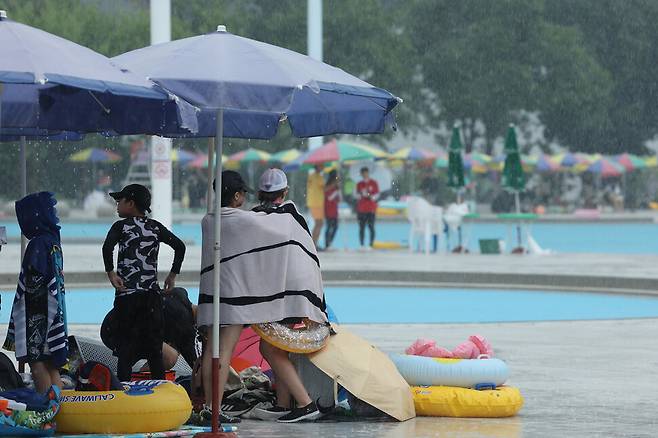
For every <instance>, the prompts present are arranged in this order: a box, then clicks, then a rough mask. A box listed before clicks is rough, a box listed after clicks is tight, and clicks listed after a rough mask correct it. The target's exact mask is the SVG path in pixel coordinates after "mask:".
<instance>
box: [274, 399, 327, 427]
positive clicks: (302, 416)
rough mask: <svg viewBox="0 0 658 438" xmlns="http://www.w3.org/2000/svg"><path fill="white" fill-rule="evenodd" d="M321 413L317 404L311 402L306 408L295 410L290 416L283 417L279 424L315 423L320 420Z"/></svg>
mask: <svg viewBox="0 0 658 438" xmlns="http://www.w3.org/2000/svg"><path fill="white" fill-rule="evenodd" d="M320 415H322V414H320V411H319V410H318V407H317V406H316V405H315V402H311V403H309V404H307V405H306V406H302V407H301V408H295V409H293V410H292V411H290V413H289V414H286V415H284V416H283V417H281V418H279V419H278V420H276V421H278V422H279V423H296V422H298V421H314V420H317V419H318V418H320Z"/></svg>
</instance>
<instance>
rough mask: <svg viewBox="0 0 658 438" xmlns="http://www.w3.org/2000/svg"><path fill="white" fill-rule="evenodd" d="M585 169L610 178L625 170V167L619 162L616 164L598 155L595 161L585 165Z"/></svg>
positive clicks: (619, 174)
mask: <svg viewBox="0 0 658 438" xmlns="http://www.w3.org/2000/svg"><path fill="white" fill-rule="evenodd" d="M586 171H587V172H592V173H595V174H597V175H600V176H601V178H611V177H615V176H621V175H622V174H623V173H624V172H625V171H626V169H624V166H622V165H621V164H618V163H616V162H614V161H612V160H610V159H608V158H605V157H599V158H598V159H597V160H596V161H594V162H593V163H592V164H590V165H589V166H588V167H587V169H586Z"/></svg>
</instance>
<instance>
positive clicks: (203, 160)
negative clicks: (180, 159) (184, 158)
mask: <svg viewBox="0 0 658 438" xmlns="http://www.w3.org/2000/svg"><path fill="white" fill-rule="evenodd" d="M226 161H228V158H227V157H226V155H222V163H226ZM186 167H191V168H193V169H206V168H207V167H208V155H206V154H195V156H194V159H193V160H192V161H190V162H188V163H187V165H186Z"/></svg>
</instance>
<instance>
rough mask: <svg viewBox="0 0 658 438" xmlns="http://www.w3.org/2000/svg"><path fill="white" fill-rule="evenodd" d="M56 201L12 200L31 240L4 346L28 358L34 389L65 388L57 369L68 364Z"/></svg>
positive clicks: (40, 197) (42, 195)
mask: <svg viewBox="0 0 658 438" xmlns="http://www.w3.org/2000/svg"><path fill="white" fill-rule="evenodd" d="M55 204H57V200H56V199H55V196H54V195H53V194H52V193H49V192H39V193H33V194H31V195H27V196H26V197H24V198H23V199H21V200H19V201H16V219H18V224H19V225H20V227H21V232H22V233H23V235H24V236H25V237H27V238H28V239H29V240H30V242H29V243H28V245H27V248H25V255H24V256H23V263H22V266H21V273H20V275H19V277H18V287H17V288H16V295H15V297H14V303H13V305H12V309H11V319H10V321H9V329H8V330H7V339H6V340H5V344H4V347H3V348H5V349H6V350H11V351H15V352H16V359H17V360H19V361H27V363H28V364H29V365H30V370H31V371H32V379H33V380H34V384H35V387H36V390H37V391H39V392H41V393H44V392H46V391H47V390H48V389H49V388H50V387H51V385H57V386H59V387H60V388H62V387H63V385H62V380H61V378H60V375H59V368H60V367H62V366H63V365H64V364H66V361H67V355H68V336H67V333H66V305H65V302H64V293H65V292H64V275H63V274H62V266H63V260H64V259H63V256H62V246H61V242H60V236H59V230H60V227H59V225H57V224H58V223H59V218H58V217H57V210H55Z"/></svg>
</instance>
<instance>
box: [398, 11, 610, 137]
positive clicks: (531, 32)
mask: <svg viewBox="0 0 658 438" xmlns="http://www.w3.org/2000/svg"><path fill="white" fill-rule="evenodd" d="M410 17H411V18H412V19H413V20H414V23H415V24H416V27H415V31H414V32H413V34H412V41H413V43H414V47H415V48H416V50H417V51H418V53H419V54H422V56H423V57H422V59H423V61H422V63H421V69H422V74H423V80H424V83H425V86H426V87H427V88H428V89H429V90H430V91H431V92H432V96H433V98H435V99H436V102H437V105H436V111H435V113H434V114H433V116H434V117H433V120H434V121H435V123H438V122H439V121H445V122H448V123H451V122H452V121H454V120H462V121H466V122H467V124H468V122H469V121H470V122H471V123H472V122H473V121H474V120H481V121H482V122H483V123H484V125H485V127H486V133H485V138H486V140H487V145H488V146H489V147H491V142H492V140H493V138H495V137H497V136H500V135H502V133H503V132H504V129H505V126H506V125H507V124H508V123H509V122H514V121H516V120H514V115H515V113H516V112H518V110H527V111H539V112H540V114H541V117H542V120H543V121H544V123H546V125H547V126H548V128H549V132H550V133H552V134H553V135H554V136H555V138H557V139H558V140H561V141H563V142H566V143H575V144H579V145H580V144H582V143H586V142H587V141H588V140H589V139H590V138H591V137H592V136H593V134H592V132H591V131H592V129H593V128H592V127H594V129H596V127H597V126H598V125H599V124H601V123H603V124H604V123H605V121H606V110H607V107H608V103H609V92H610V88H611V85H610V83H609V77H608V76H607V75H606V72H605V70H604V69H602V68H601V67H600V66H599V65H598V63H597V62H596V59H595V58H593V57H592V56H591V55H590V54H589V53H588V51H587V50H585V48H584V47H583V44H582V40H581V38H580V35H579V33H578V32H577V30H575V29H573V28H570V27H568V26H559V25H554V24H550V23H548V22H547V21H546V20H545V18H544V1H543V0H530V1H528V0H500V1H495V2H489V1H483V0H465V1H461V2H452V1H449V0H419V1H417V2H415V3H414V6H413V8H412V10H411V12H410ZM583 78H590V81H591V84H589V83H584V81H583V80H582V79H583ZM564 104H568V105H571V108H569V109H568V110H567V113H569V114H570V115H572V114H573V113H574V112H576V113H577V114H578V118H575V119H572V120H573V121H572V123H571V124H570V125H562V124H561V123H562V122H564V121H565V118H564V117H560V116H561V115H562V114H563V113H564V112H565V105H564ZM574 105H575V106H574ZM590 116H591V120H587V121H585V123H584V124H583V125H581V126H574V123H573V122H574V121H575V120H582V119H583V118H588V117H590ZM466 130H467V131H468V126H466ZM466 141H467V143H469V141H472V138H470V139H469V138H467V139H466ZM468 146H470V145H467V147H468Z"/></svg>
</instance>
